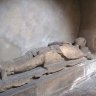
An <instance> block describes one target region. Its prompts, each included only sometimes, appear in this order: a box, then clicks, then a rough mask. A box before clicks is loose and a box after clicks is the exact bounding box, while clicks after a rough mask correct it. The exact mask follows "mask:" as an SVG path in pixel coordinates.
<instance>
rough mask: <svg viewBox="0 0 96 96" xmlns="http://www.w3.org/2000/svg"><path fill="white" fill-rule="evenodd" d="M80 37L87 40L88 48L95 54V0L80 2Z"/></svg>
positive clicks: (82, 0)
mask: <svg viewBox="0 0 96 96" xmlns="http://www.w3.org/2000/svg"><path fill="white" fill-rule="evenodd" d="M80 7H81V24H80V36H83V37H85V38H86V39H87V43H88V46H89V48H90V49H91V50H92V51H95V52H96V0H81V2H80Z"/></svg>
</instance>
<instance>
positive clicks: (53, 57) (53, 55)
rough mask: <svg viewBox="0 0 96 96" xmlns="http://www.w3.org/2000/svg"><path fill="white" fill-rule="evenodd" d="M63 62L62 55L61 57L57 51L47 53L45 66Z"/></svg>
mask: <svg viewBox="0 0 96 96" xmlns="http://www.w3.org/2000/svg"><path fill="white" fill-rule="evenodd" d="M61 60H63V58H62V57H61V55H59V54H58V53H57V52H56V51H55V50H51V51H49V52H47V53H45V64H44V65H46V64H50V63H55V62H59V61H61Z"/></svg>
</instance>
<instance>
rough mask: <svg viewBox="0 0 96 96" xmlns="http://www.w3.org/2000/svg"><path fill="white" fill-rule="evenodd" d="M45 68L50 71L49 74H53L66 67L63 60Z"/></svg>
mask: <svg viewBox="0 0 96 96" xmlns="http://www.w3.org/2000/svg"><path fill="white" fill-rule="evenodd" d="M44 67H45V68H46V69H47V70H48V73H53V72H57V71H60V70H62V69H64V68H65V67H66V65H65V64H64V60H61V61H59V62H55V63H50V64H46V65H45V66H44Z"/></svg>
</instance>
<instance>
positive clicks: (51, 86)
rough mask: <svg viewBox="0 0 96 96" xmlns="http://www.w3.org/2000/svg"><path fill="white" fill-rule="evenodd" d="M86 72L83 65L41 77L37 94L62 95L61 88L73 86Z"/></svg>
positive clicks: (44, 95) (38, 95)
mask: <svg viewBox="0 0 96 96" xmlns="http://www.w3.org/2000/svg"><path fill="white" fill-rule="evenodd" d="M83 74H84V68H83V66H79V67H76V66H75V67H73V68H71V67H70V68H68V70H67V69H64V70H62V71H59V72H56V73H53V74H52V75H49V76H45V79H43V77H42V78H40V81H39V82H40V83H37V86H38V87H37V93H38V94H37V96H60V94H61V90H63V91H64V90H66V89H68V88H70V87H71V85H72V84H73V82H75V80H76V79H77V78H79V77H82V76H83Z"/></svg>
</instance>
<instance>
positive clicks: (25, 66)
mask: <svg viewBox="0 0 96 96" xmlns="http://www.w3.org/2000/svg"><path fill="white" fill-rule="evenodd" d="M43 63H44V55H39V56H37V57H34V58H33V59H30V60H27V61H26V62H25V61H24V62H23V61H22V60H21V59H20V60H18V59H17V60H15V61H13V62H7V63H6V64H2V65H1V70H2V71H1V74H2V78H3V79H4V78H5V77H6V76H7V75H8V74H9V75H10V74H14V73H18V72H24V71H27V70H31V69H33V68H35V67H37V66H39V65H42V64H43Z"/></svg>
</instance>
